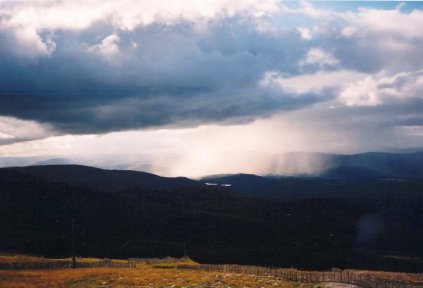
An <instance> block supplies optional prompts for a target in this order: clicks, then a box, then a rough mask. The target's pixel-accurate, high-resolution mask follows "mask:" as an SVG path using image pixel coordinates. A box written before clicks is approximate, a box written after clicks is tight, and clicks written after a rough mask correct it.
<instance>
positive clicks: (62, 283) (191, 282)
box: [0, 265, 319, 288]
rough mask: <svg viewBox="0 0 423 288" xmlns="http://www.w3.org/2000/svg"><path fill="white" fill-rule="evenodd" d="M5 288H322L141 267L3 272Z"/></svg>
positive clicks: (262, 278) (1, 281) (0, 280)
mask: <svg viewBox="0 0 423 288" xmlns="http://www.w3.org/2000/svg"><path fill="white" fill-rule="evenodd" d="M0 287H2V288H9V287H10V288H11V287H13V288H16V287H18V288H29V287H37V288H44V287H45V288H47V287H66V288H72V287H118V288H120V287H122V288H123V287H169V288H170V287H172V288H176V287H198V288H200V287H203V288H206V287H234V288H235V287H240V288H245V287H250V288H259V287H264V288H267V287H286V288H290V287H302V288H309V287H310V288H311V287H319V285H316V284H314V285H313V284H298V283H294V282H287V281H283V280H280V279H277V278H276V277H267V276H266V277H265V276H250V275H239V274H228V273H214V272H201V271H186V270H176V269H173V268H169V269H163V268H161V269H160V268H154V267H153V266H150V265H138V266H137V268H136V269H127V268H79V269H64V270H26V271H10V270H8V271H0Z"/></svg>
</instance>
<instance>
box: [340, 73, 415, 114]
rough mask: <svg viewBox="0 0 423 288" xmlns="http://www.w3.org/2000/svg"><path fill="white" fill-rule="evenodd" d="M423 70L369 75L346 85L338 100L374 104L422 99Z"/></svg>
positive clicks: (350, 103)
mask: <svg viewBox="0 0 423 288" xmlns="http://www.w3.org/2000/svg"><path fill="white" fill-rule="evenodd" d="M422 89H423V70H420V71H417V72H401V73H397V74H394V75H387V74H386V72H381V73H378V74H377V75H370V76H367V77H366V78H364V79H361V80H359V81H356V82H351V83H349V84H347V85H346V87H345V89H344V90H343V91H342V92H341V93H340V95H339V98H338V99H339V101H340V102H341V103H343V104H345V105H347V106H376V105H381V104H384V103H391V102H394V101H398V100H404V99H410V98H420V99H423V95H422V94H421V91H422Z"/></svg>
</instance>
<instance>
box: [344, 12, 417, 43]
mask: <svg viewBox="0 0 423 288" xmlns="http://www.w3.org/2000/svg"><path fill="white" fill-rule="evenodd" d="M349 18H350V19H349V20H350V21H351V22H352V23H355V24H356V25H358V26H359V27H360V28H361V30H364V31H369V32H373V33H377V34H379V35H381V34H382V35H384V36H387V35H391V36H396V37H399V38H401V39H404V38H421V37H423V30H422V29H419V27H423V11H421V10H413V11H411V12H409V13H404V12H401V10H399V9H393V10H381V9H369V8H361V9H360V10H359V12H358V13H350V14H349Z"/></svg>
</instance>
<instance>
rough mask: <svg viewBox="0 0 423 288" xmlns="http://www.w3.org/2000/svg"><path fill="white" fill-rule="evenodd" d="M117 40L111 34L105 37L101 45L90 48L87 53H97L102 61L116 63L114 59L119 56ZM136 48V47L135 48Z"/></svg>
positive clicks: (117, 37) (117, 38) (118, 38)
mask: <svg viewBox="0 0 423 288" xmlns="http://www.w3.org/2000/svg"><path fill="white" fill-rule="evenodd" d="M119 40H120V37H119V36H118V35H116V34H111V35H109V36H107V37H105V38H104V39H103V40H102V41H101V43H99V44H97V45H93V46H90V47H89V48H88V51H92V52H97V53H99V54H100V55H101V56H102V57H103V59H104V60H106V61H107V62H109V63H117V59H116V57H117V56H118V55H119V53H120V50H119V45H118V43H119ZM135 48H136V47H135Z"/></svg>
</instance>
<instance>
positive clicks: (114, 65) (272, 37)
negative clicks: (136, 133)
mask: <svg viewBox="0 0 423 288" xmlns="http://www.w3.org/2000/svg"><path fill="white" fill-rule="evenodd" d="M58 3H59V2H58ZM81 3H82V4H81V5H85V4H83V2H81ZM105 3H106V2H105ZM110 3H112V2H110ZM110 3H109V2H107V3H106V4H104V5H105V8H104V7H103V8H104V9H106V8H107V7H109V6H110V5H111V4H110ZM137 3H138V2H137ZM140 3H141V2H140ZM56 4H57V3H56ZM62 4H63V3H62ZM62 4H60V3H59V4H57V5H59V6H60V5H62ZM209 4H210V3H209ZM99 5H100V4H99ZM101 5H103V4H101ZM108 5H109V6H108ZM143 5H144V4H143ZM9 6H11V7H12V6H13V5H9ZM9 6H8V5H5V6H4V7H3V8H4V10H5V11H6V12H4V13H0V20H1V21H0V40H1V41H0V63H1V65H0V115H1V116H12V117H15V118H18V119H24V120H34V121H37V122H40V123H47V124H49V125H51V126H52V127H53V128H54V129H55V130H56V131H59V133H75V134H84V133H99V132H107V131H118V130H126V129H133V128H145V127H159V126H170V127H185V126H195V125H201V124H203V123H222V124H225V123H239V122H248V121H252V120H254V119H256V118H260V117H267V116H270V115H272V114H274V113H276V112H278V111H286V110H294V109H301V108H304V107H309V106H311V105H312V104H316V103H319V102H326V101H331V100H334V102H336V101H338V102H340V103H342V104H345V105H351V106H372V107H369V108H367V109H369V110H371V111H375V115H377V113H378V112H377V111H378V109H381V110H387V111H389V113H395V109H401V108H398V107H405V106H407V107H411V106H412V105H409V103H412V102H413V101H416V100H415V99H419V98H421V95H418V93H417V92H416V91H421V90H419V89H420V87H421V85H422V84H421V82H420V81H421V80H419V79H420V78H421V73H420V72H416V71H420V69H421V67H422V66H423V60H422V59H423V58H422V57H420V52H419V51H421V48H422V44H423V34H419V33H416V32H414V30H413V29H412V28H410V27H413V25H416V23H417V24H418V23H420V22H421V20H420V19H421V14H418V13H414V12H413V13H414V14H413V13H411V12H410V13H409V14H405V13H402V12H401V11H399V10H392V11H388V12H387V13H385V12H383V13H382V12H378V11H376V12H374V11H373V10H362V11H359V12H357V13H356V15H352V14H351V13H350V14H348V13H346V14H342V13H338V14H336V13H331V14H327V13H326V12H322V11H318V10H313V7H312V6H308V9H305V10H301V7H300V8H299V10H298V11H294V10H289V9H288V10H287V11H290V12H287V13H288V14H289V13H291V14H292V13H294V15H295V16H298V17H299V18H298V19H300V20H296V21H295V23H296V24H295V25H293V24H292V23H290V21H291V20H289V19H290V18H286V20H287V21H285V22H284V19H285V18H284V17H285V16H286V15H284V14H283V13H282V12H281V11H282V10H283V9H282V10H280V11H279V12H278V13H279V14H278V13H275V14H274V15H270V14H269V15H268V14H266V13H264V14H263V15H264V16H260V17H259V16H256V15H255V14H254V13H246V12H245V11H244V10H242V9H241V10H240V11H242V13H241V12H239V13H233V14H231V13H229V12H227V13H228V15H226V14H222V15H224V16H222V15H220V14H219V13H216V15H218V16H213V17H214V18H213V17H211V18H210V19H208V18H207V17H210V16H207V17H206V18H207V19H206V20H204V19H202V20H200V21H197V18H196V17H192V16H189V15H188V16H185V17H187V19H188V20H187V19H182V18H183V17H182V16H180V15H179V14H178V13H176V15H178V16H177V17H176V18H175V17H173V18H172V17H170V18H169V19H170V20H167V19H165V18H166V17H168V16H166V15H168V14H166V15H165V16H163V15H161V16H160V17H158V16H157V15H156V14H154V15H153V16H155V17H153V18H151V19H153V20H151V19H150V18H148V17H147V16H148V15H147V16H146V15H141V16H139V15H138V16H139V17H140V19H141V18H142V16H145V19H150V20H148V21H150V22H148V21H147V20H145V19H144V18H142V19H144V20H143V21H147V22H146V23H144V22H143V24H140V23H138V22H136V21H135V20H137V19H138V18H136V17H135V18H127V16H128V15H127V14H126V13H128V11H127V9H122V11H116V15H117V16H116V15H115V14H112V15H113V16H110V17H111V18H110V19H109V18H107V17H97V15H94V16H93V15H91V16H90V17H93V19H94V20H92V21H91V22H90V21H88V22H87V23H85V22H84V21H85V18H81V19H82V20H81V19H78V20H79V21H81V23H79V22H78V21H76V20H75V23H72V22H69V21H66V19H59V20H58V19H56V18H54V17H53V18H51V17H52V15H56V14H54V13H53V14H46V15H47V16H49V17H50V18H51V19H50V18H48V17H47V16H45V17H46V19H47V20H45V21H44V22H43V21H42V19H39V21H38V22H37V21H35V22H34V23H32V22H31V20H25V19H27V18H25V17H23V18H22V17H21V18H19V19H18V20H19V21H21V22H22V21H23V22H22V23H21V22H19V21H18V22H19V23H20V25H15V24H13V23H15V22H16V21H17V20H16V19H14V20H15V22H13V21H11V22H8V20H9V19H12V18H13V13H12V12H14V13H16V12H17V10H16V11H14V10H10V11H12V12H10V11H9V10H8V9H9V8H10V7H9ZM53 6H54V5H53ZM147 6H148V5H147ZM253 6H254V5H253ZM279 6H280V7H281V5H279ZM300 6H301V5H300ZM0 8H2V7H1V6H0ZM59 8H60V9H59ZM59 8H58V9H59V10H57V11H55V13H59V12H61V13H63V11H66V9H65V8H66V7H65V8H63V7H61V6H60V7H59ZM91 8H92V7H91ZM94 8H95V7H94ZM94 8H92V9H94ZM109 8H110V7H109ZM109 8H107V9H109ZM156 8H157V7H156ZM197 8H198V7H197ZM20 9H23V10H25V9H24V8H22V7H20ZM37 9H38V8H37ZM42 9H46V8H45V7H44V8H42ZM42 9H41V10H42ZM61 9H62V10H63V9H65V10H63V11H62V10H61ZM107 9H106V10H107ZM202 9H203V8H201V9H200V10H201V11H202ZM225 9H226V8H225ZM35 10H36V9H35ZM35 10H34V11H35ZM88 10H89V9H88ZM88 10H87V11H88ZM147 10H148V9H147ZM29 11H33V10H29ZM87 11H82V12H84V13H85V12H87ZM140 11H141V10H140ZM201 11H200V12H201ZM225 11H226V10H225ZM18 12H19V11H18ZM26 12H27V13H31V12H28V11H26ZM42 12H45V11H44V10H42ZM82 12H81V13H82ZM129 12H131V11H129ZM173 12H174V11H173ZM173 12H172V13H173ZM197 12H198V11H197ZM200 12H199V13H200ZM203 12H204V11H202V12H201V13H203ZM206 12H207V13H206ZM206 12H204V13H205V15H209V14H208V11H206ZM8 13H9V14H8ZM146 13H147V12H146ZM201 13H200V14H201ZM204 13H203V14H204ZM225 13H226V12H225ZM366 13H367V14H366ZM372 13H380V15H381V18H380V19H382V20H383V21H391V20H392V19H393V20H395V19H400V20H401V22H399V24H398V26H395V27H391V26H389V27H388V28H386V27H385V26H384V25H380V23H376V22H377V21H376V20H375V21H376V22H375V21H373V20H374V19H376V18H374V17H373V14H372ZM41 14H42V13H41ZM147 14H148V13H147ZM188 14H189V13H188ZM229 14H230V15H229ZM11 15H12V16H11ZM42 15H44V14H42ZM64 15H66V14H64ZM119 15H120V16H121V17H122V19H120V18H119V19H118V16H119ZM131 15H132V14H131ZM131 15H129V16H131ZM213 15H214V14H213ZM219 15H220V16H219ZM260 15H261V14H260ZM328 15H329V16H330V17H329V19H330V20H327V21H326V20H325V21H323V18H324V17H328ZM378 15H379V14H378ZM120 16H119V17H120ZM132 16H133V15H132ZM135 16H137V15H135ZM138 16H137V17H138ZM150 16H151V15H150ZM156 16H157V17H156ZM289 17H291V18H292V15H290V16H289ZM366 17H367V18H366ZM404 17H406V18H404ZM407 17H408V18H407ZM97 18H98V19H97ZM191 18H192V19H191ZM22 19H24V20H22ZM28 19H32V18H28ZM52 19H53V20H52ZM128 19H131V21H129V20H128ZM134 19H135V20H134ZM369 19H370V20H371V21H373V22H369ZM377 19H379V18H377ZM118 20H119V21H118ZM138 20H139V19H138ZM138 20H137V21H138ZM320 20H322V21H320ZM116 21H117V23H118V24H116ZM128 21H129V22H128ZM366 21H367V22H366ZM407 21H408V22H409V23H408V22H407ZM77 22H78V23H77ZM127 22H128V23H129V24H128V23H127ZM291 22H292V21H291ZM11 23H12V24H11ZM58 23H59V24H58ZM124 23H127V24H125V25H126V26H125V25H123V24H124ZM134 23H135V24H134ZM382 24H383V23H382ZM122 25H123V27H122ZM401 25H402V26H403V27H402V26H401ZM398 27H399V28H398ZM300 28H301V29H302V30H301V29H300ZM301 31H303V32H304V31H306V32H304V33H303V32H301ZM300 32H301V33H300ZM311 51H312V52H313V53H310V52H311ZM337 71H339V74H343V75H344V74H345V75H347V76H348V75H350V76H351V79H344V78H343V81H344V82H345V83H332V82H334V81H331V83H329V84H328V83H326V82H327V81H328V80H327V78H328V75H333V74H330V73H334V72H335V73H336V72H337ZM269 73H275V75H277V76H275V79H274V83H273V82H272V83H271V84H272V85H270V84H269V83H270V82H269V83H268V82H266V81H263V79H265V77H266V75H269ZM313 73H315V74H313ZM325 73H326V76H324V75H325ZM360 73H361V74H360ZM272 75H273V74H272ZM301 75H309V76H310V75H311V76H313V75H316V77H315V78H313V80H311V81H310V80H303V82H301V81H300V80H301V79H299V76H301ZM357 75H361V77H362V78H364V77H367V78H368V79H367V78H366V79H367V80H366V79H364V80H363V81H361V82H360V81H357V79H356V78H357ZM325 77H326V78H325ZM401 77H402V78H401ZM413 77H414V78H413ZM419 77H420V78H419ZM403 78H404V79H405V80H402V79H403ZM292 79H295V81H294V82H292ZM307 79H310V77H309V78H307ZM290 81H291V82H290ZM304 81H306V82H304ZM325 81H326V82H325ZM386 81H388V82H389V81H391V82H392V83H391V82H389V83H388V84H386ZM395 81H396V82H395ZM288 82H289V83H291V84H290V85H287V84H286V83H288ZM310 82H313V83H310ZM402 82H404V83H405V84H404V83H402ZM275 83H276V84H275ZM278 83H279V84H278ZM289 83H288V84H289ZM292 83H293V84H292ZM401 83H402V84H401ZM310 84H313V85H311V86H310ZM369 85H370V86H369ZM371 85H373V86H371ZM389 85H391V86H389ZM401 85H402V86H401ZM404 85H405V87H406V88H403V86H404ZM292 87H294V88H296V89H292ZM307 87H308V88H307ZM316 87H317V88H316ZM343 89H346V91H347V92H348V93H342V92H343ZM363 91H364V92H363ZM367 91H371V92H372V93H371V94H369V93H367ZM340 95H341V97H340V98H339V96H340ZM399 95H401V96H399ZM337 97H338V98H339V99H338V98H337ZM338 102H337V103H336V104H339V103H338ZM407 103H408V104H407ZM378 105H382V106H381V107H375V106H378ZM389 105H391V106H389ZM404 105H405V106H404ZM328 106H329V105H328ZM392 107H394V108H392ZM395 107H397V108H395ZM363 109H364V108H363ZM408 109H409V108H407V109H405V108H404V110H402V112H407V111H409V110H408ZM355 111H359V109H356V110H355ZM357 113H358V112H357ZM410 113H412V112H411V111H410ZM416 113H418V112H416ZM408 116H409V117H408V118H407V117H405V118H407V119H405V120H404V119H402V120H401V121H400V120H398V119H397V120H396V121H397V122H395V123H396V124H398V125H407V123H414V121H417V120H413V119H420V117H419V115H417V116H416V115H414V116H413V115H408ZM413 117H414V118H413ZM404 123H405V124H404ZM393 125H394V124H393ZM8 141H9V140H8Z"/></svg>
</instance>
